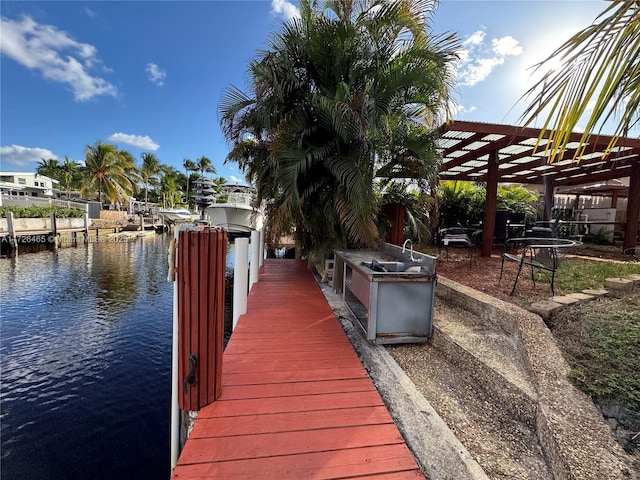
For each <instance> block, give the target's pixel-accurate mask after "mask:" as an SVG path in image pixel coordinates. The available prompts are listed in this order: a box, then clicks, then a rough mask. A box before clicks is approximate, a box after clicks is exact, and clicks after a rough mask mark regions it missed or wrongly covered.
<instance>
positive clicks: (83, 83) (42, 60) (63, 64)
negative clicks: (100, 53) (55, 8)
mask: <svg viewBox="0 0 640 480" xmlns="http://www.w3.org/2000/svg"><path fill="white" fill-rule="evenodd" d="M0 26H1V28H2V35H1V36H0V53H2V54H3V55H6V56H8V57H10V58H12V59H14V60H15V61H16V62H18V63H20V64H22V65H24V66H25V67H27V68H29V69H31V70H39V71H40V72H41V73H42V75H43V76H44V77H45V78H47V79H49V80H53V81H55V82H60V83H66V84H68V85H69V86H70V87H71V89H72V90H73V95H74V97H75V99H76V100H77V101H84V100H90V99H91V98H93V97H95V96H98V95H111V96H113V97H115V96H116V94H117V89H116V87H114V86H113V85H112V84H110V83H109V82H107V81H106V80H105V79H104V78H100V77H97V76H92V75H91V74H90V73H89V71H90V70H91V69H92V68H93V67H94V66H95V65H96V64H99V63H100V61H99V59H98V57H97V55H96V54H97V51H96V48H95V47H94V46H93V45H90V44H88V43H81V42H78V41H76V40H74V39H73V38H71V37H70V36H69V34H67V33H66V32H63V31H61V30H58V29H57V28H56V27H54V26H52V25H41V24H39V23H36V22H35V21H34V20H33V19H32V18H31V17H28V16H25V17H22V18H21V19H20V20H10V19H8V18H5V17H2V20H1V24H0Z"/></svg>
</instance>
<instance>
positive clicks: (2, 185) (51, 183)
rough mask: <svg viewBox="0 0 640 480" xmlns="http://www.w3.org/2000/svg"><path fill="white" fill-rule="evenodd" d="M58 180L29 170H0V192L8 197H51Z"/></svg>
mask: <svg viewBox="0 0 640 480" xmlns="http://www.w3.org/2000/svg"><path fill="white" fill-rule="evenodd" d="M58 183H60V182H58V180H54V179H52V178H49V177H45V176H44V175H39V174H37V173H30V172H0V192H1V193H2V195H8V196H10V197H12V196H13V197H40V198H53V196H54V195H53V190H54V188H56V186H57V184H58Z"/></svg>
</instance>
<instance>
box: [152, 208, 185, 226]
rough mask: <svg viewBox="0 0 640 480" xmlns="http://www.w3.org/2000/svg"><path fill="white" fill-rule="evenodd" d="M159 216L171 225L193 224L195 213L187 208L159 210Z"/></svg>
mask: <svg viewBox="0 0 640 480" xmlns="http://www.w3.org/2000/svg"><path fill="white" fill-rule="evenodd" d="M158 215H162V216H163V217H164V219H165V221H167V222H169V223H184V222H193V213H191V212H190V211H189V210H187V209H186V208H159V209H158Z"/></svg>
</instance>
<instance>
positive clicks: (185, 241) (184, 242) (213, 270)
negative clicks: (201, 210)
mask: <svg viewBox="0 0 640 480" xmlns="http://www.w3.org/2000/svg"><path fill="white" fill-rule="evenodd" d="M226 244H227V234H226V231H224V230H222V229H203V230H184V231H181V232H180V233H179V237H178V267H177V275H176V281H177V282H178V336H179V338H178V379H179V381H180V385H179V394H178V404H179V406H180V408H181V409H182V410H199V409H200V408H202V407H204V406H206V405H208V404H209V403H211V402H213V401H214V400H215V399H216V398H217V397H219V396H220V394H221V393H222V349H223V336H224V272H225V270H226ZM192 354H194V355H197V356H198V361H197V365H196V381H197V383H196V385H193V386H192V385H187V388H186V391H185V390H184V379H185V377H186V376H187V373H188V372H189V356H190V355H192Z"/></svg>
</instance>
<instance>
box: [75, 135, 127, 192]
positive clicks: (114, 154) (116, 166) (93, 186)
mask: <svg viewBox="0 0 640 480" xmlns="http://www.w3.org/2000/svg"><path fill="white" fill-rule="evenodd" d="M85 165H86V166H85V167H84V172H85V177H84V179H83V182H82V187H81V193H82V196H83V197H84V198H88V196H90V195H92V194H93V193H94V192H96V191H97V192H98V200H99V201H100V203H101V204H102V194H103V193H104V196H105V198H106V199H107V200H109V201H111V202H114V203H116V202H118V201H120V200H123V199H125V198H127V197H128V196H130V195H131V194H132V193H133V192H134V190H135V182H136V180H137V175H136V166H135V159H134V157H133V155H131V154H130V153H129V152H127V151H125V150H118V149H117V148H116V146H115V145H110V144H107V143H102V142H100V141H98V142H96V143H95V144H94V145H87V146H86V147H85Z"/></svg>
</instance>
